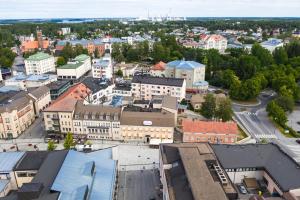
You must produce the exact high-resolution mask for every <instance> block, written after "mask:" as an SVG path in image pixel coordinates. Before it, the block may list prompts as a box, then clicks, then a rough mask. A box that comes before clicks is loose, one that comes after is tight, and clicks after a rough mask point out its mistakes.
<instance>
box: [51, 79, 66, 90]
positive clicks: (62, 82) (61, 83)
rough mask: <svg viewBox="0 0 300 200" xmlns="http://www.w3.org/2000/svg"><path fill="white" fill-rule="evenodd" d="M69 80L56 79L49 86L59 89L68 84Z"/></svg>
mask: <svg viewBox="0 0 300 200" xmlns="http://www.w3.org/2000/svg"><path fill="white" fill-rule="evenodd" d="M69 82H70V81H67V80H60V81H55V82H52V83H49V84H48V85H47V87H48V88H49V89H50V90H58V89H60V88H62V87H63V86H65V85H66V84H68V83H69Z"/></svg>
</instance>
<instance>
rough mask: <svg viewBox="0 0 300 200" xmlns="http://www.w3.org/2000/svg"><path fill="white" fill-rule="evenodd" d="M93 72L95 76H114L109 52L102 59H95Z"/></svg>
mask: <svg viewBox="0 0 300 200" xmlns="http://www.w3.org/2000/svg"><path fill="white" fill-rule="evenodd" d="M92 74H93V78H106V79H111V78H112V75H113V67H112V59H111V56H110V55H109V54H105V56H104V57H103V58H101V59H93V65H92Z"/></svg>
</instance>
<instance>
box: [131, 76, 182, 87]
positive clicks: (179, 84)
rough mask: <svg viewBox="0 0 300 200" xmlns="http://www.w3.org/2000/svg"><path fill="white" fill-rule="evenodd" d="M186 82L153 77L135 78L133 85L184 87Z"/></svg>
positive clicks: (180, 79)
mask: <svg viewBox="0 0 300 200" xmlns="http://www.w3.org/2000/svg"><path fill="white" fill-rule="evenodd" d="M183 82H184V79H183V78H163V77H152V76H143V75H141V76H134V77H133V79H132V83H142V84H152V85H166V86H175V87H182V85H183Z"/></svg>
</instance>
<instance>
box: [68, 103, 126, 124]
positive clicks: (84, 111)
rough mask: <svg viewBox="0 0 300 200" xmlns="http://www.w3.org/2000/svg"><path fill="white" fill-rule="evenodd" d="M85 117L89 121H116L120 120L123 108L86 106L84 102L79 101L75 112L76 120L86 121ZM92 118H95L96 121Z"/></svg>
mask: <svg viewBox="0 0 300 200" xmlns="http://www.w3.org/2000/svg"><path fill="white" fill-rule="evenodd" d="M85 115H86V116H87V117H88V120H98V121H99V120H107V121H114V120H119V119H120V115H121V108H116V107H112V106H104V105H92V104H88V105H84V104H83V101H82V100H78V101H77V103H76V106H75V111H74V116H75V120H76V119H84V117H85ZM92 116H94V119H93V117H92ZM107 116H109V118H108V117H107Z"/></svg>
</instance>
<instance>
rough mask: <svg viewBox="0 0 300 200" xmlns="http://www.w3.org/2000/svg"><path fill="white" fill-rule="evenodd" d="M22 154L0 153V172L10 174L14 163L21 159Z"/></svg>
mask: <svg viewBox="0 0 300 200" xmlns="http://www.w3.org/2000/svg"><path fill="white" fill-rule="evenodd" d="M23 155H24V152H2V153H0V172H10V171H12V169H13V168H14V166H15V165H16V163H17V162H18V161H19V160H20V159H21V158H22V156H23Z"/></svg>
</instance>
